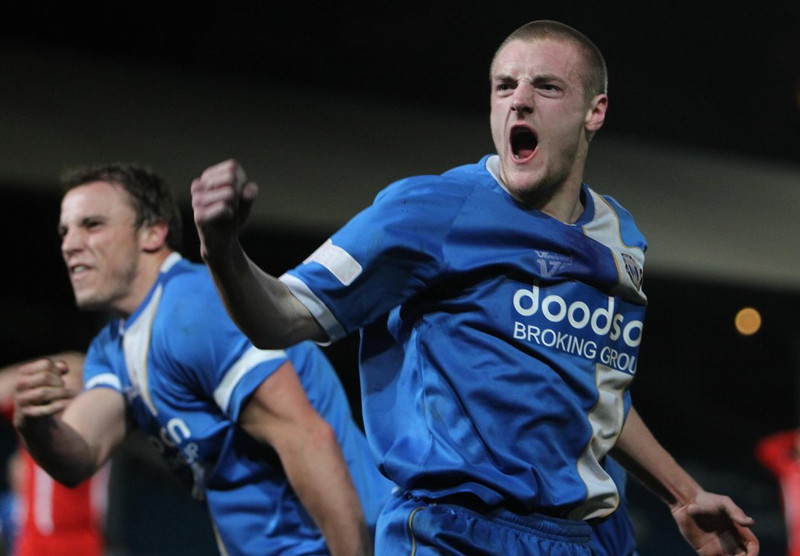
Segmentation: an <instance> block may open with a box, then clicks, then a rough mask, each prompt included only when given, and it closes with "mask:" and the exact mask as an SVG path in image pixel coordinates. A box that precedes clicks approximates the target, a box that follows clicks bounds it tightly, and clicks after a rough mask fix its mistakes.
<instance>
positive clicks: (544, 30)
mask: <svg viewBox="0 0 800 556" xmlns="http://www.w3.org/2000/svg"><path fill="white" fill-rule="evenodd" d="M538 39H557V40H563V41H567V42H571V43H572V44H574V45H576V46H577V47H578V50H579V51H580V53H581V55H582V57H583V66H584V72H583V75H582V76H581V80H582V81H583V88H584V96H585V97H586V98H587V99H589V98H591V97H593V96H595V95H604V94H607V93H608V70H607V68H606V61H605V59H604V58H603V54H602V53H601V52H600V49H599V48H597V46H596V45H595V44H594V43H593V42H592V41H591V40H589V38H588V37H587V36H586V35H584V34H583V33H581V32H580V31H578V30H576V29H573V28H572V27H570V26H569V25H565V24H564V23H560V22H558V21H552V20H548V19H541V20H537V21H531V22H529V23H526V24H525V25H523V26H522V27H519V28H518V29H516V30H515V31H513V32H512V33H511V34H510V35H509V36H508V37H506V39H505V40H504V41H503V43H502V44H501V45H500V46H499V47H498V48H497V50H496V51H495V53H494V56H493V57H492V64H491V67H494V61H495V59H496V58H497V54H498V53H499V52H500V51H501V50H502V49H503V47H504V46H506V45H507V44H508V43H510V42H511V41H515V40H521V41H528V42H530V41H534V40H538Z"/></svg>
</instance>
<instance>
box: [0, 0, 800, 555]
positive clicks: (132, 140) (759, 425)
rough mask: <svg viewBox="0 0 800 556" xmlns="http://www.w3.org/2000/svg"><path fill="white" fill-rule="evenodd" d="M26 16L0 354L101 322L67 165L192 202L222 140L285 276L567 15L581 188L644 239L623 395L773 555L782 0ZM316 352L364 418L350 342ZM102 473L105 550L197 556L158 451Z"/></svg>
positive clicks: (798, 262) (4, 53) (470, 110)
mask: <svg viewBox="0 0 800 556" xmlns="http://www.w3.org/2000/svg"><path fill="white" fill-rule="evenodd" d="M19 10H20V13H19V14H18V15H17V16H15V17H8V18H4V22H3V23H2V25H3V32H2V34H0V69H1V70H3V73H2V75H3V76H5V77H4V78H3V87H2V89H0V114H1V115H2V117H3V118H2V119H3V122H4V123H3V124H0V141H2V144H3V149H2V151H3V152H0V203H1V205H2V207H3V218H2V219H0V226H2V229H1V230H0V234H1V235H0V237H3V238H4V239H5V241H4V247H5V249H4V255H5V256H4V261H5V262H4V265H3V270H4V272H3V273H2V274H3V278H2V280H3V282H2V286H3V287H2V290H0V307H2V315H3V316H2V319H0V331H2V334H0V365H3V364H8V363H12V362H15V361H18V360H20V359H24V358H28V357H34V356H36V355H39V354H43V353H50V352H54V351H57V350H62V349H83V348H84V347H85V346H86V344H87V343H88V341H89V339H90V338H91V337H92V335H93V334H94V332H95V331H96V330H97V329H98V328H99V327H100V326H101V325H102V323H103V315H94V314H84V313H81V312H79V311H77V310H76V309H75V307H74V305H73V300H72V294H71V291H70V288H69V284H68V281H67V279H66V273H65V272H64V270H63V265H62V264H61V261H60V255H59V245H58V238H57V236H56V234H55V229H56V223H57V219H58V212H59V201H60V193H59V191H58V187H57V183H58V174H59V173H60V171H61V170H63V169H64V168H65V167H66V166H69V165H73V164H86V163H97V162H110V161H113V160H122V159H125V160H133V161H137V162H140V163H143V164H149V165H152V166H153V167H154V169H156V170H158V171H160V172H162V173H164V174H165V175H167V177H168V178H170V180H171V181H172V182H173V183H174V185H175V187H176V190H177V191H178V192H179V195H180V196H181V197H182V198H183V199H186V195H187V190H188V184H189V182H190V180H191V179H192V178H193V177H194V176H195V175H197V173H199V172H200V171H202V169H203V167H204V166H206V165H209V164H212V163H214V162H217V161H218V160H221V159H223V158H225V157H228V156H236V157H240V158H241V159H243V160H244V162H245V166H246V167H247V168H250V169H251V175H252V176H254V177H255V178H256V179H258V180H259V182H260V183H261V184H262V187H263V188H264V189H266V192H265V193H264V194H263V195H262V198H261V199H260V206H259V207H257V210H260V211H262V212H257V213H256V214H254V220H253V222H252V223H251V224H250V225H249V227H248V229H247V233H246V237H245V242H246V243H247V246H248V248H249V249H250V253H251V255H252V256H253V258H254V259H255V260H256V261H257V262H259V263H260V264H261V265H262V266H263V267H265V268H266V269H268V270H272V271H274V272H276V273H280V272H282V271H283V270H285V269H286V268H288V267H290V266H293V265H294V264H297V263H298V262H300V261H301V260H302V259H303V258H304V257H305V255H307V254H308V253H309V252H310V251H311V250H313V249H314V248H315V247H316V246H317V245H318V244H319V243H321V242H322V241H323V240H324V239H325V238H326V237H327V235H328V233H330V232H331V231H333V229H335V228H336V227H337V226H338V224H340V223H342V222H343V221H344V220H345V219H346V218H347V217H348V216H350V215H352V214H354V212H355V210H357V209H358V208H360V207H361V206H363V205H364V204H365V203H368V202H369V201H370V199H371V197H372V196H373V195H374V194H375V193H377V191H378V190H379V189H381V188H382V187H383V186H384V185H386V184H387V183H388V182H389V181H391V180H393V179H397V178H399V177H402V176H403V175H406V174H409V173H419V172H423V171H424V172H427V171H431V172H441V171H444V170H446V169H447V168H449V167H451V166H453V165H455V164H460V163H465V162H471V161H474V160H476V159H477V158H478V157H479V156H480V155H481V154H483V153H484V152H488V151H489V149H490V148H491V144H490V142H489V136H488V126H487V125H486V124H487V121H488V118H487V109H488V102H487V92H488V87H487V81H486V77H487V71H488V63H489V61H490V59H491V55H492V53H493V52H494V49H495V48H496V46H497V44H498V43H499V42H500V41H501V40H502V39H503V38H504V37H505V35H507V34H508V33H509V32H510V31H511V30H513V29H514V28H515V27H517V26H518V25H521V24H522V23H525V22H526V21H529V20H531V19H542V18H549V19H559V20H561V21H564V22H566V23H569V24H571V25H573V26H575V27H577V28H578V29H580V30H582V31H583V32H585V33H586V34H587V35H588V36H590V37H591V38H592V39H593V40H594V41H595V42H596V43H597V44H598V46H599V47H600V48H601V50H602V51H603V52H604V53H605V56H606V58H607V62H608V65H609V68H610V77H611V82H610V88H611V98H612V102H611V110H610V112H609V117H608V119H607V123H606V126H605V128H604V129H603V130H602V131H601V133H600V134H599V135H598V137H597V138H596V139H595V141H594V143H593V146H592V152H590V171H589V181H590V183H591V184H592V185H594V186H595V188H596V189H598V190H600V191H601V192H611V193H612V194H614V195H615V196H616V197H617V198H618V199H619V200H620V201H621V202H622V203H623V204H624V205H626V206H628V208H631V209H632V210H633V212H634V215H635V216H636V217H637V221H638V223H639V225H640V227H641V228H642V230H643V231H644V232H645V234H646V235H647V236H648V237H649V239H650V244H651V245H650V250H649V252H648V253H649V255H650V256H651V258H650V260H651V261H652V264H651V265H649V266H648V272H647V273H646V277H645V291H646V292H647V294H648V297H649V300H650V308H649V312H648V319H647V325H646V332H645V341H644V343H643V348H642V352H641V361H640V365H639V376H638V377H637V379H636V381H635V383H634V387H633V395H634V400H635V403H636V405H637V407H638V409H639V412H640V413H641V414H642V415H643V417H644V418H645V420H646V422H648V423H649V425H650V426H651V428H652V429H653V430H654V432H655V434H656V436H657V437H659V438H660V439H661V441H662V442H663V444H665V445H666V446H667V448H668V449H669V450H670V451H671V452H672V453H673V454H674V455H675V457H676V458H677V459H678V460H679V461H680V462H681V463H682V464H683V465H684V466H686V467H687V468H688V469H689V470H690V471H691V472H692V473H693V474H694V475H695V476H696V478H698V480H699V481H700V482H701V483H702V484H703V485H704V486H705V487H706V488H708V489H711V490H717V491H720V492H724V493H726V494H729V495H731V496H732V497H733V498H734V499H735V500H736V501H737V502H738V503H739V504H740V505H741V506H743V507H744V508H745V510H746V511H747V512H748V513H749V514H750V515H752V516H753V517H754V518H755V519H756V520H757V525H756V528H755V529H756V532H757V534H758V535H759V537H760V539H761V541H762V554H765V555H768V556H772V555H781V554H784V553H785V535H786V532H785V526H784V523H783V514H782V510H781V502H780V496H779V490H778V484H777V481H776V480H775V478H774V477H772V476H771V475H769V474H768V473H767V472H766V470H765V469H764V468H763V467H762V466H761V465H760V464H759V463H758V461H757V460H756V459H755V456H754V451H753V449H754V445H755V443H756V442H757V441H758V440H759V439H760V438H762V437H763V436H765V435H767V434H769V433H772V432H776V431H779V430H783V429H787V428H792V427H795V426H797V424H798V420H799V419H800V411H799V410H798V407H800V406H798V396H800V361H799V359H800V331H799V330H798V322H799V321H798V318H797V316H798V315H797V313H798V311H800V304H798V301H800V299H798V298H799V297H800V253H798V247H797V241H798V237H800V228H798V226H797V222H796V220H795V219H794V218H792V217H793V216H794V215H796V214H797V212H796V210H795V209H800V193H798V191H797V190H796V187H797V186H800V165H798V162H800V106H799V105H800V38H798V37H800V33H798V32H797V29H798V28H800V3H797V2H760V3H758V4H757V5H745V6H742V7H740V8H737V9H733V8H731V7H730V6H725V9H724V10H721V9H718V8H717V7H716V6H714V5H712V3H708V5H706V4H704V3H703V2H693V3H686V4H685V5H678V4H675V3H670V4H663V5H652V4H650V5H648V4H641V3H637V4H634V3H630V2H629V3H604V4H588V3H579V2H573V3H570V2H560V3H558V5H553V6H541V5H537V4H535V3H530V2H525V3H523V2H492V3H489V2H478V3H469V6H466V5H462V3H456V2H431V3H426V4H424V5H423V4H422V3H420V4H415V3H413V2H411V3H397V4H395V3H391V4H390V3H375V2H342V3H313V2H312V3H297V2H263V1H261V2H259V1H255V0H251V1H244V0H234V1H229V2H226V3H225V4H224V5H215V6H206V5H197V4H195V3H189V2H161V3H158V4H156V3H153V4H152V5H150V4H149V3H147V2H145V3H137V4H135V5H130V6H127V7H124V6H113V7H112V6H99V7H93V8H91V9H89V8H88V7H84V6H81V5H80V4H78V5H75V4H70V5H63V6H60V7H59V6H57V7H49V8H47V9H44V8H42V7H41V6H38V5H35V4H31V5H26V6H21V7H19ZM226 87H227V88H226ZM252 169H255V171H253V170H252ZM186 210H187V212H186V215H185V216H186V224H187V226H186V231H187V236H188V237H187V245H186V249H185V254H186V255H187V256H188V257H189V258H192V259H195V260H197V258H198V257H197V242H196V237H195V236H194V234H193V229H192V225H191V217H190V214H189V212H188V204H187V207H186ZM743 307H753V308H756V309H757V310H758V311H759V312H760V314H761V316H762V326H761V328H760V329H759V330H758V332H757V333H755V334H753V335H749V336H745V335H742V334H740V333H738V332H737V331H736V328H735V327H734V317H735V315H736V313H737V312H738V311H739V310H740V309H741V308H743ZM327 349H328V353H329V355H330V357H331V358H332V359H333V360H334V363H335V364H336V365H337V368H338V369H339V370H340V372H341V373H342V375H343V378H344V381H345V384H346V386H347V387H348V391H349V393H350V395H351V400H352V402H353V406H354V409H355V410H356V411H357V412H358V411H359V410H360V407H359V403H360V402H359V398H358V384H357V378H356V376H355V367H356V357H355V351H356V341H355V338H349V339H347V340H345V341H343V342H341V343H339V344H336V345H334V346H331V347H330V348H327ZM0 432H2V437H1V438H0V439H1V440H2V445H0V447H2V448H3V450H2V451H3V453H4V454H6V453H8V452H10V450H11V449H12V448H13V446H14V438H13V434H12V433H11V431H10V430H7V428H6V429H4V430H2V431H0ZM115 477H116V480H115V483H114V485H115V486H114V497H113V498H112V507H111V513H110V520H111V521H110V529H109V534H110V537H111V540H112V546H113V550H114V553H115V554H148V555H160V554H164V555H178V554H204V553H208V554H213V553H215V549H214V546H213V542H212V540H211V535H210V532H209V529H208V524H207V520H206V518H205V514H204V512H203V510H202V508H200V507H199V506H197V505H195V504H193V503H192V502H191V501H190V500H189V499H188V496H187V495H186V494H185V493H183V492H182V491H180V490H178V489H177V488H176V487H175V485H173V484H172V483H171V482H170V481H169V480H168V479H165V478H164V477H163V476H162V475H161V474H160V469H158V466H157V464H155V463H153V462H152V461H150V460H148V459H145V460H142V459H141V458H136V457H132V456H131V455H130V454H129V453H127V452H124V453H123V454H122V455H121V456H120V457H119V458H118V465H117V471H116V472H115ZM629 494H630V501H631V513H632V515H633V517H634V521H635V524H636V528H637V535H638V536H639V541H640V553H641V554H642V555H643V556H650V555H654V556H659V555H671V556H672V555H680V554H689V553H690V552H691V551H690V550H689V549H688V548H687V547H686V545H685V544H684V543H683V541H682V540H681V538H680V537H679V535H678V533H677V531H676V530H675V527H674V526H673V524H672V521H671V518H670V517H669V512H668V510H667V508H666V506H664V505H663V504H662V503H661V502H659V501H658V500H656V499H655V498H654V497H653V496H652V495H651V494H649V493H647V492H645V491H644V490H643V489H642V488H641V487H640V486H639V485H637V484H636V483H635V481H632V482H631V483H630V493H629Z"/></svg>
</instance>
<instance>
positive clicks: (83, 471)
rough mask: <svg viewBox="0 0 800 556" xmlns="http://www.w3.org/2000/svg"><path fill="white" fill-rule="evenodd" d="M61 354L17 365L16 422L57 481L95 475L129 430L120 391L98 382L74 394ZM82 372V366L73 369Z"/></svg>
mask: <svg viewBox="0 0 800 556" xmlns="http://www.w3.org/2000/svg"><path fill="white" fill-rule="evenodd" d="M70 372H71V371H70V367H68V365H67V363H66V362H65V361H63V360H54V359H39V360H36V361H32V362H30V363H26V364H24V365H21V366H20V367H19V369H18V371H17V386H16V392H15V397H14V404H15V410H14V424H15V426H16V428H17V431H18V432H19V434H20V437H21V438H22V441H23V443H24V444H25V447H26V449H27V450H28V452H30V454H31V455H32V456H33V458H34V459H35V460H36V462H37V463H38V464H39V465H40V466H41V467H42V468H43V469H44V470H45V471H47V472H48V473H49V474H50V475H51V476H52V477H53V478H54V479H56V480H57V481H59V482H61V483H63V484H65V485H68V486H74V485H77V484H79V483H81V482H82V481H84V480H86V479H88V478H89V477H91V476H92V475H93V474H94V473H95V472H96V471H97V470H98V469H99V468H100V467H102V465H103V464H104V463H105V462H106V461H107V460H108V458H109V457H110V456H111V453H112V452H113V450H114V449H115V448H116V447H117V446H118V445H119V444H120V443H121V442H122V441H123V440H124V438H125V436H126V434H127V423H126V421H125V402H124V399H123V397H122V395H121V394H119V393H118V392H115V391H113V390H110V389H107V388H98V389H94V390H90V391H88V392H84V393H81V394H80V395H77V396H76V392H77V388H75V387H73V386H71V385H70V384H68V383H70V382H72V381H73V380H74V379H73V378H71V377H69V376H68V375H69V373H70ZM75 372H76V373H80V368H79V369H78V370H77V371H75Z"/></svg>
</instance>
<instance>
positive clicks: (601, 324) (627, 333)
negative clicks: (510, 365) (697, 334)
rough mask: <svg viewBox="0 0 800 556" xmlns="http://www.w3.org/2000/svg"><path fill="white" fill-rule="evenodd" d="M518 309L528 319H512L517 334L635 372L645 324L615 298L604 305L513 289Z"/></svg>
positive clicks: (608, 299)
mask: <svg viewBox="0 0 800 556" xmlns="http://www.w3.org/2000/svg"><path fill="white" fill-rule="evenodd" d="M513 306H514V311H515V312H516V313H517V314H518V315H519V316H520V317H524V318H525V319H526V320H525V321H524V322H523V321H521V320H517V321H515V322H514V329H513V336H514V338H515V339H517V340H523V341H527V342H530V343H535V344H537V345H541V346H545V347H548V348H552V349H557V350H559V351H562V352H565V353H569V354H572V355H577V356H580V357H583V358H585V359H589V360H591V361H595V362H599V363H602V364H603V365H606V366H608V367H611V368H614V369H617V370H620V371H625V372H628V373H635V372H636V364H637V354H638V347H639V344H640V343H641V341H642V329H643V326H644V323H643V321H642V320H641V319H638V318H633V317H631V316H626V314H625V313H623V312H618V311H617V307H616V300H615V298H613V297H611V296H606V298H605V300H604V301H603V302H602V304H597V303H596V302H595V303H594V304H593V305H590V304H589V303H587V302H586V301H583V300H581V299H575V300H570V301H567V300H566V299H564V298H563V297H562V296H560V295H558V294H556V293H551V294H548V295H545V296H544V297H542V292H541V290H540V288H539V287H538V286H536V285H534V286H532V287H531V289H526V288H521V289H519V290H517V291H516V292H515V293H514V297H513Z"/></svg>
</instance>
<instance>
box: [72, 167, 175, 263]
mask: <svg viewBox="0 0 800 556" xmlns="http://www.w3.org/2000/svg"><path fill="white" fill-rule="evenodd" d="M95 181H102V182H107V183H113V184H117V185H119V186H121V187H122V188H123V189H124V190H125V191H126V192H127V193H128V196H129V197H130V199H131V205H132V207H133V210H134V212H135V213H136V223H135V224H136V227H137V228H140V227H142V226H143V225H146V226H152V225H154V224H156V223H158V222H164V223H165V224H167V227H168V232H167V238H166V242H167V246H169V247H170V249H172V250H174V251H180V249H181V246H182V241H183V221H182V219H181V213H180V210H179V209H178V202H177V201H176V199H175V194H174V192H173V191H172V189H171V188H170V186H169V185H168V184H167V182H166V181H165V180H164V179H163V178H162V177H161V176H159V175H158V174H156V173H155V172H153V171H152V170H151V169H149V168H146V167H143V166H139V165H137V164H133V163H128V162H117V163H113V164H107V165H102V166H83V167H77V168H71V169H69V170H67V171H65V172H64V173H63V174H62V176H61V184H62V186H63V189H64V193H66V192H67V191H69V190H71V189H74V188H76V187H78V186H80V185H85V184H87V183H91V182H95Z"/></svg>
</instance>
